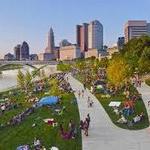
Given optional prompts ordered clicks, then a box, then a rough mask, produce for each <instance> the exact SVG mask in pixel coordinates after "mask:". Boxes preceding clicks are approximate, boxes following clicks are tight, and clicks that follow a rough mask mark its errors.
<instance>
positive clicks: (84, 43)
mask: <svg viewBox="0 0 150 150" xmlns="http://www.w3.org/2000/svg"><path fill="white" fill-rule="evenodd" d="M76 40H77V46H79V47H80V49H81V52H85V51H87V50H88V24H87V23H83V25H77V26H76Z"/></svg>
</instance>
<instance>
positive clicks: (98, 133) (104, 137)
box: [68, 75, 150, 150]
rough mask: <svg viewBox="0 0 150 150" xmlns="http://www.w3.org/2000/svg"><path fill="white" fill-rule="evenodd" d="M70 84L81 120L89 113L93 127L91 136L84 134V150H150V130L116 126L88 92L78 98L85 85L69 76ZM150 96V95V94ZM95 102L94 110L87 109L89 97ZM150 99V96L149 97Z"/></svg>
mask: <svg viewBox="0 0 150 150" xmlns="http://www.w3.org/2000/svg"><path fill="white" fill-rule="evenodd" d="M68 77H69V83H70V85H71V87H72V89H73V90H75V96H76V98H77V102H78V107H79V113H80V119H85V117H86V115H87V114H88V113H89V114H90V116H91V125H90V129H89V136H88V137H86V136H85V135H83V134H82V150H149V149H150V128H147V129H144V130H140V131H129V130H125V129H121V128H118V127H117V126H115V125H114V124H113V123H112V122H111V120H110V118H109V116H108V115H107V113H106V112H105V110H104V109H103V107H102V106H101V104H100V103H99V101H98V100H97V99H96V98H95V97H94V96H93V95H92V94H91V93H90V92H89V90H86V92H85V96H84V97H80V98H79V97H78V91H79V90H80V91H81V90H82V89H83V85H82V84H81V83H80V82H79V81H77V80H76V79H74V78H73V77H72V76H71V75H68ZM149 95H150V93H149ZM88 96H90V98H91V99H92V100H93V101H94V105H93V107H92V108H88V107H87V97H88ZM149 97H150V96H149Z"/></svg>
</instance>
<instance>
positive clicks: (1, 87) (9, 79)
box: [0, 65, 57, 91]
mask: <svg viewBox="0 0 150 150" xmlns="http://www.w3.org/2000/svg"><path fill="white" fill-rule="evenodd" d="M36 67H37V68H38V67H40V66H39V65H38V66H36ZM27 70H29V72H31V71H33V68H31V67H29V66H24V67H23V69H22V71H23V72H26V71H27ZM44 71H45V73H46V75H47V76H48V75H49V74H52V73H56V72H57V69H56V66H54V65H53V66H47V67H45V68H44ZM17 74H18V69H15V70H7V71H2V74H0V91H5V90H7V89H9V88H12V87H15V86H16V85H17Z"/></svg>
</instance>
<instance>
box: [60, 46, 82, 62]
mask: <svg viewBox="0 0 150 150" xmlns="http://www.w3.org/2000/svg"><path fill="white" fill-rule="evenodd" d="M80 55H81V50H80V48H79V47H78V46H76V45H71V46H64V47H61V48H60V50H59V60H73V59H76V58H80Z"/></svg>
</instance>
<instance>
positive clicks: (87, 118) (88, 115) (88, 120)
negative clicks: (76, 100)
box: [86, 114, 91, 128]
mask: <svg viewBox="0 0 150 150" xmlns="http://www.w3.org/2000/svg"><path fill="white" fill-rule="evenodd" d="M90 121H91V118H90V114H87V117H86V122H87V126H88V128H89V126H90Z"/></svg>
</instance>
